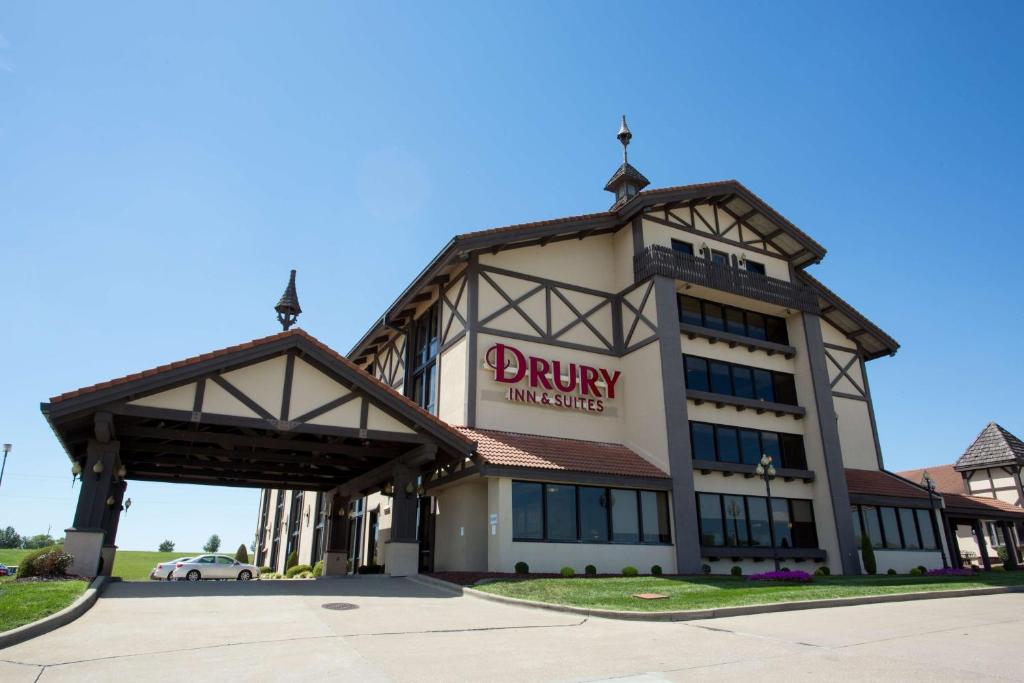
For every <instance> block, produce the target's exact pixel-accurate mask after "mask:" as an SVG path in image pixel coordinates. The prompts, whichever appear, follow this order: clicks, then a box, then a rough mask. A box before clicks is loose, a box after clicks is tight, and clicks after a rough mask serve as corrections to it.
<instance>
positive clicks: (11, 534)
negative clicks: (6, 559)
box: [0, 526, 21, 548]
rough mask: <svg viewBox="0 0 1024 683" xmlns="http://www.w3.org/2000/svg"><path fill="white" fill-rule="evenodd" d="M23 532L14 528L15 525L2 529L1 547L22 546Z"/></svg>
mask: <svg viewBox="0 0 1024 683" xmlns="http://www.w3.org/2000/svg"><path fill="white" fill-rule="evenodd" d="M20 547H21V534H19V533H18V532H17V531H15V530H14V527H13V526H9V527H7V528H6V529H4V530H2V531H0V548H20Z"/></svg>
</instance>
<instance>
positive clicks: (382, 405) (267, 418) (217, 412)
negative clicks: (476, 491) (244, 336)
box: [41, 329, 475, 490]
mask: <svg viewBox="0 0 1024 683" xmlns="http://www.w3.org/2000/svg"><path fill="white" fill-rule="evenodd" d="M41 408H42V411H43V414H44V415H45V416H46V419H47V420H48V421H49V423H50V425H51V427H52V428H53V430H54V432H55V433H56V434H57V436H58V438H59V439H60V441H61V443H62V444H63V446H64V449H65V451H66V452H67V454H68V457H70V458H71V459H72V460H74V461H76V462H78V463H79V464H83V463H84V459H85V456H86V446H87V444H88V442H89V441H90V440H91V439H94V438H95V439H106V440H116V441H117V442H118V447H119V453H120V458H121V462H122V464H124V465H125V467H126V468H127V472H128V474H127V477H126V478H127V479H137V480H146V481H167V482H181V483H193V484H211V485H220V486H251V487H259V488H296V489H306V490H326V489H330V488H333V487H334V486H337V485H340V484H345V483H348V482H353V481H356V482H360V484H365V485H366V486H367V487H370V486H372V485H374V484H376V483H377V480H378V479H381V480H386V479H387V478H388V476H389V464H390V463H393V462H396V461H401V462H402V463H403V464H405V465H409V466H413V465H415V466H420V465H423V464H425V460H430V461H434V460H435V459H436V460H437V461H439V462H445V461H446V460H447V461H452V462H461V461H464V460H465V459H466V458H468V457H470V456H471V455H472V453H473V450H474V448H475V444H474V443H473V441H472V440H471V439H469V438H468V437H466V436H465V435H463V434H462V433H460V432H459V431H457V430H455V429H453V428H452V427H450V426H449V425H448V424H446V423H444V422H442V421H441V420H439V419H437V418H436V417H434V416H433V415H431V414H430V413H428V412H426V411H425V410H423V409H422V408H420V407H419V406H417V405H416V404H415V403H413V402H412V401H410V400H409V399H407V398H405V397H404V396H402V395H401V394H399V393H397V392H396V391H394V390H393V389H391V388H390V387H388V386H385V385H384V384H383V383H381V382H380V381H378V380H377V379H375V378H374V377H372V376H371V375H369V374H367V373H366V372H364V371H362V370H360V369H359V368H358V367H357V366H356V365H355V364H353V363H352V362H351V361H349V360H347V359H346V358H344V357H343V356H341V355H340V354H338V353H336V352H335V351H333V350H332V349H330V348H329V347H328V346H326V345H325V344H323V343H321V342H320V341H318V340H317V339H315V338H314V337H312V336H311V335H309V334H308V333H306V332H304V331H303V330H300V329H293V330H290V331H288V332H282V333H280V334H276V335H273V336H270V337H264V338H262V339H257V340H254V341H251V342H247V343H245V344H240V345H237V346H232V347H229V348H225V349H220V350H217V351H213V352H210V353H205V354H202V355H200V356H194V357H192V358H188V359H185V360H182V361H178V362H175V363H170V364H167V365H162V366H159V367H156V368H152V369H150V370H146V371H144V372H139V373H135V374H133V375H128V376H126V377H121V378H118V379H114V380H110V381H108V382H102V383H100V384H95V385H92V386H89V387H84V388H82V389H76V390H75V391H70V392H67V393H64V394H61V395H59V396H55V397H53V398H51V399H50V401H49V402H48V403H43V404H42V406H41ZM403 458H404V459H405V460H401V459H403ZM413 459H415V461H416V462H412V461H413Z"/></svg>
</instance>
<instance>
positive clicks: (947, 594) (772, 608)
mask: <svg viewBox="0 0 1024 683" xmlns="http://www.w3.org/2000/svg"><path fill="white" fill-rule="evenodd" d="M409 578H412V579H413V580H415V581H417V582H420V583H425V584H429V585H431V586H434V587H436V588H441V589H445V590H448V591H452V592H454V593H458V594H460V595H468V596H470V597H474V598H479V599H480V600H490V601H491V602H502V603H505V604H508V605H516V606H518V607H529V608H532V609H543V610H548V611H551V612H564V613H568V614H582V615H584V616H589V617H601V618H603V619H620V620H623V621H695V620H698V619H718V618H721V617H739V616H747V615H750V614H769V613H772V612H795V611H798V610H805V609H821V608H825V607H853V606H856V605H874V604H879V603H885V602H912V601H915V600H939V599H943V598H970V597H974V596H978V595H1000V594H1003V593H1024V586H994V587H992V588H963V589H960V590H949V591H928V592H922V593H890V594H888V595H865V596H861V597H854V598H832V599H829V600H803V601H800V602H769V603H765V604H763V605H745V606H740V607H718V608H714V609H698V610H681V611H674V612H626V611H622V610H611V609H592V608H587V607H572V606H570V605H556V604H551V603H547V602H538V601H536V600H521V599H519V598H509V597H505V596H504V595H494V594H493V593H485V592H483V591H479V590H476V589H474V588H469V587H466V586H459V585H458V584H454V583H449V582H448V581H442V580H441V579H436V578H434V577H432V576H416V577H409Z"/></svg>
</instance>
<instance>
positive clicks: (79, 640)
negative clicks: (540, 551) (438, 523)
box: [0, 577, 1024, 683]
mask: <svg viewBox="0 0 1024 683" xmlns="http://www.w3.org/2000/svg"><path fill="white" fill-rule="evenodd" d="M330 603H345V604H346V605H353V606H354V608H351V609H340V610H337V609H325V608H324V607H323V605H325V604H330ZM1022 615H1024V595H1020V594H1009V595H995V596H984V597H974V598H951V599H942V600H928V601H920V602H906V603H890V604H881V605H863V606H858V607H843V608H834V609H822V610H807V611H801V612H781V613H777V614H764V615H754V616H745V617H732V618H725V619H714V620H705V621H695V622H678V623H651V622H628V621H614V620H606V619H597V618H587V617H583V616H579V615H572V614H561V613H556V612H549V611H545V610H535V609H528V608H522V607H515V606H510V605H504V604H499V603H494V602H489V601H485V600H481V599H479V598H475V597H469V596H460V595H456V594H454V593H451V592H448V591H444V590H441V589H438V588H435V587H433V586H429V585H424V584H421V583H418V582H416V581H413V580H410V579H391V578H387V577H358V578H350V579H335V580H324V581H261V582H250V583H233V582H211V583H200V584H189V583H120V584H113V585H111V586H109V587H108V589H107V591H106V592H105V594H104V596H103V597H102V598H100V600H99V601H98V602H97V603H96V605H95V606H94V607H93V608H92V609H91V610H90V611H89V612H87V613H86V614H85V615H84V616H83V617H81V618H80V619H78V620H77V621H75V622H73V623H71V624H69V625H67V626H65V627H63V628H60V629H58V630H56V631H53V632H52V633H49V634H47V635H44V636H41V637H39V638H36V639H34V640H31V641H28V642H25V643H21V644H19V645H15V646H13V647H10V648H7V649H5V650H0V680H3V681H4V682H5V683H21V682H30V683H31V682H34V681H41V682H46V683H48V682H50V681H112V680H137V681H148V680H157V679H159V680H189V681H207V680H211V681H212V680H217V681H225V680H246V681H248V680H268V679H274V680H298V679H307V680H309V679H310V678H311V677H315V678H317V679H322V678H325V677H327V676H331V677H344V678H340V679H339V680H362V681H594V680H617V681H644V682H646V681H681V680H687V681H691V680H742V681H745V682H747V681H750V680H787V681H793V680H797V681H800V680H808V681H810V680H814V681H816V682H818V683H820V681H821V679H822V677H823V676H827V677H828V678H829V679H830V680H831V681H835V680H869V679H870V680H883V679H884V680H901V681H904V680H906V681H912V680H928V681H943V680H959V681H962V680H988V679H991V680H1007V679H1011V680H1020V679H1022V678H1024V674H1022V673H1021V666H1020V663H1019V662H1018V661H1017V655H1016V653H1017V652H1018V650H1019V646H1020V642H1021V639H1022V637H1024V623H1022V622H1024V616H1022Z"/></svg>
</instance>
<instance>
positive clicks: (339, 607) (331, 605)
mask: <svg viewBox="0 0 1024 683" xmlns="http://www.w3.org/2000/svg"><path fill="white" fill-rule="evenodd" d="M320 606H321V607H323V608H324V609H332V610H335V611H337V612H342V611H344V610H348V609H359V605H353V604H352V603H351V602H325V603H324V604H322V605H320Z"/></svg>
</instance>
